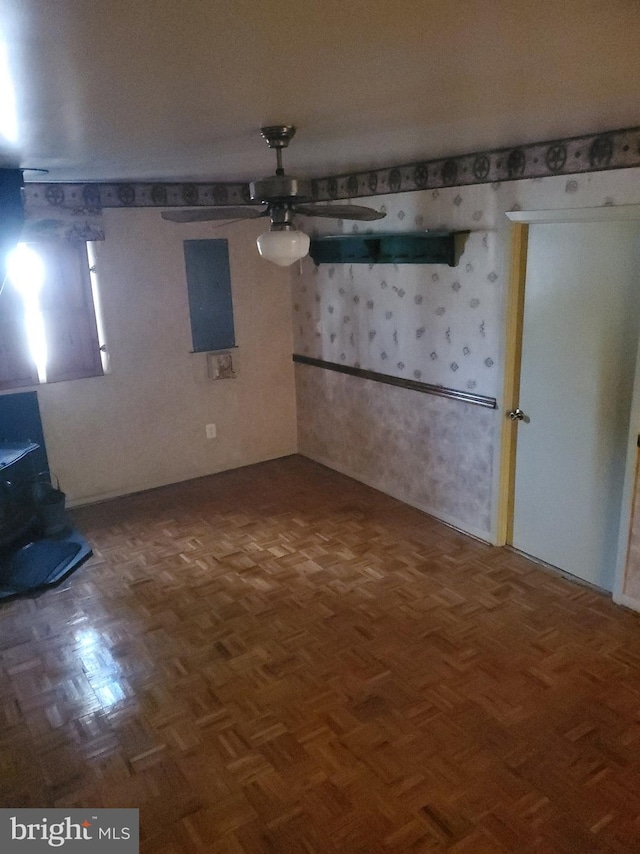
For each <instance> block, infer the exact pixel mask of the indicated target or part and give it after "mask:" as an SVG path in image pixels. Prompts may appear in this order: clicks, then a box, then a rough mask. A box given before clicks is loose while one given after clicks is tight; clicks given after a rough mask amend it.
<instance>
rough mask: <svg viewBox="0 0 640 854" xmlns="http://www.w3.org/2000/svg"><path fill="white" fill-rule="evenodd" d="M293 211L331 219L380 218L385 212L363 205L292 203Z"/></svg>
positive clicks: (363, 219) (369, 219)
mask: <svg viewBox="0 0 640 854" xmlns="http://www.w3.org/2000/svg"><path fill="white" fill-rule="evenodd" d="M291 207H292V210H293V211H294V212H295V213H300V214H303V215H304V216H327V217H331V218H333V219H359V220H362V221H363V222H364V221H371V220H374V219H382V218H383V217H385V216H386V213H383V212H381V211H376V210H374V209H373V208H366V207H365V206H364V205H292V206H291Z"/></svg>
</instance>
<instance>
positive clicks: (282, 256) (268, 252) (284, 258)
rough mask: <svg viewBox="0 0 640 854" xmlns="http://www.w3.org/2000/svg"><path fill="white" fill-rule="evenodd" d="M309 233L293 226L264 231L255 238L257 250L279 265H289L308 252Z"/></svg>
mask: <svg viewBox="0 0 640 854" xmlns="http://www.w3.org/2000/svg"><path fill="white" fill-rule="evenodd" d="M309 242H310V241H309V235H308V234H305V233H304V231H296V230H295V229H294V228H283V229H277V230H275V231H265V233H264V234H261V235H260V237H259V238H258V240H257V244H258V252H259V253H260V254H261V255H262V257H263V258H266V259H267V261H271V262H272V263H273V264H277V265H278V266H279V267H289V266H290V265H291V264H293V263H295V262H296V261H299V260H300V258H304V256H305V255H307V254H308V253H309Z"/></svg>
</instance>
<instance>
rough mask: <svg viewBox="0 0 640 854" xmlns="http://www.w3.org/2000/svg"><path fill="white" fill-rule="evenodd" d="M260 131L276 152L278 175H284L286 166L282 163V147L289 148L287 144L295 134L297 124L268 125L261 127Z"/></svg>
mask: <svg viewBox="0 0 640 854" xmlns="http://www.w3.org/2000/svg"><path fill="white" fill-rule="evenodd" d="M260 133H261V135H262V138H263V139H264V140H265V142H266V143H267V145H268V146H269V148H272V149H273V150H274V151H275V153H276V175H284V167H283V165H282V149H283V148H287V146H288V145H289V143H290V142H291V140H292V139H293V137H294V136H295V133H296V129H295V126H294V125H268V126H267V127H263V128H260Z"/></svg>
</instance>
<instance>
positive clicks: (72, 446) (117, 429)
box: [38, 209, 296, 503]
mask: <svg viewBox="0 0 640 854" xmlns="http://www.w3.org/2000/svg"><path fill="white" fill-rule="evenodd" d="M105 226H106V241H105V242H104V243H100V244H97V271H98V276H99V282H100V293H101V299H102V306H103V315H104V324H105V334H106V341H107V346H108V349H109V356H110V372H109V374H108V375H106V376H104V377H98V378H93V379H86V380H75V381H73V382H63V383H55V384H51V385H47V386H43V387H41V388H39V389H38V399H39V403H40V411H41V415H42V421H43V426H44V434H45V439H46V444H47V452H48V455H49V461H50V465H51V469H52V470H53V471H54V472H55V474H56V475H57V476H58V477H59V478H60V483H61V485H62V487H63V488H64V489H65V491H66V492H67V494H68V496H69V499H70V502H71V503H81V502H84V501H91V500H95V499H99V498H102V497H106V496H113V495H119V494H124V493H128V492H134V491H137V490H141V489H146V488H149V487H154V486H159V485H162V484H167V483H172V482H176V481H180V480H186V479H189V478H194V477H199V476H202V475H206V474H210V473H212V472H217V471H221V470H224V469H229V468H234V467H237V466H243V465H247V464H250V463H255V462H258V461H260V460H265V459H271V458H274V457H278V456H283V455H286V454H291V453H294V452H295V450H296V418H295V394H294V381H293V365H292V362H291V352H292V342H291V308H290V273H289V271H283V270H282V269H280V268H278V267H275V266H273V265H271V264H268V263H266V262H264V261H262V260H261V259H260V257H259V256H258V253H257V251H256V250H255V248H254V246H255V243H254V241H255V237H256V236H257V234H259V233H260V231H261V230H262V228H263V226H262V227H261V225H259V224H256V223H237V224H235V225H233V226H227V227H224V228H220V229H216V230H212V229H211V226H208V225H207V224H197V225H189V226H181V225H175V224H172V223H168V222H164V221H163V220H162V219H161V218H160V216H159V213H158V211H156V210H145V209H130V210H107V211H105ZM211 237H226V238H228V240H229V255H230V266H231V281H232V292H233V304H234V317H235V327H236V343H237V346H238V349H237V350H234V351H233V359H234V367H235V369H236V373H237V376H236V378H235V379H227V380H215V381H212V380H209V379H207V377H206V357H205V356H204V355H203V354H190V353H189V350H190V348H191V336H190V326H189V314H188V304H187V291H186V280H185V271H184V258H183V252H182V241H183V240H185V239H197V238H211ZM210 422H213V423H215V424H216V425H217V438H216V439H213V440H209V439H207V438H206V437H205V424H207V423H210Z"/></svg>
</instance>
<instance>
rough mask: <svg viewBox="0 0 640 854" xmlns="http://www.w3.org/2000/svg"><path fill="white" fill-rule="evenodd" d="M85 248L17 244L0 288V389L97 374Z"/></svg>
mask: <svg viewBox="0 0 640 854" xmlns="http://www.w3.org/2000/svg"><path fill="white" fill-rule="evenodd" d="M100 356H101V354H100V342H99V339H98V329H97V323H96V313H95V307H94V300H93V293H92V283H91V278H90V274H89V262H88V258H87V247H86V244H84V243H67V242H65V241H61V240H57V241H43V242H40V243H37V244H36V243H33V244H24V243H22V244H19V245H18V247H17V249H15V250H14V251H13V253H12V256H11V258H10V262H9V272H8V275H7V278H6V280H5V282H4V286H3V288H2V291H1V292H0V388H16V387H19V386H27V385H35V384H37V383H43V382H59V381H61V380H72V379H80V378H81V377H94V376H99V375H101V374H102V373H103V370H102V361H101V357H100Z"/></svg>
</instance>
